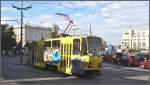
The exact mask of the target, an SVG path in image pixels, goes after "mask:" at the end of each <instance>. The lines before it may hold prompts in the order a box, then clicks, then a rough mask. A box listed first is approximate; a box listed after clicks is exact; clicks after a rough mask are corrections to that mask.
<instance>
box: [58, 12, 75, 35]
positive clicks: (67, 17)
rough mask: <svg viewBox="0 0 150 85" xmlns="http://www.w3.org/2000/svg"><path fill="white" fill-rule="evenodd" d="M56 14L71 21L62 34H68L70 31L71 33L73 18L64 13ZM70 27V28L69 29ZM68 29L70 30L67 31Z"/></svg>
mask: <svg viewBox="0 0 150 85" xmlns="http://www.w3.org/2000/svg"><path fill="white" fill-rule="evenodd" d="M56 14H57V15H59V16H62V17H64V19H65V20H67V21H68V22H69V24H68V25H67V27H66V28H65V30H64V32H63V33H62V34H60V35H62V36H67V35H68V33H69V31H70V29H71V28H72V26H73V21H72V20H71V19H70V17H69V16H68V15H66V14H62V13H56ZM68 28H69V29H68ZM67 30H68V32H67Z"/></svg>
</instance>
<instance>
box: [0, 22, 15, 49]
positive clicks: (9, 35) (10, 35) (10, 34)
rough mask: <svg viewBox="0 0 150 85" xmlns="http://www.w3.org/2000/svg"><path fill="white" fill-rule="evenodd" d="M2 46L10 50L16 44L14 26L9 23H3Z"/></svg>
mask: <svg viewBox="0 0 150 85" xmlns="http://www.w3.org/2000/svg"><path fill="white" fill-rule="evenodd" d="M0 30H1V48H2V50H10V49H11V48H13V47H15V46H16V44H17V43H16V36H15V33H14V27H13V26H11V27H9V25H8V24H4V25H1V29H0Z"/></svg>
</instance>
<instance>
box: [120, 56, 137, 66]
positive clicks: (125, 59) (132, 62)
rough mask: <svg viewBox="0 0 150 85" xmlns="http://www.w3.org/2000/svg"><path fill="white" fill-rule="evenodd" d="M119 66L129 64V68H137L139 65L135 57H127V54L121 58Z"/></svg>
mask: <svg viewBox="0 0 150 85" xmlns="http://www.w3.org/2000/svg"><path fill="white" fill-rule="evenodd" d="M118 64H127V66H131V65H134V66H137V65H138V63H137V59H136V57H135V56H132V55H126V54H125V55H123V56H122V57H120V58H119V62H118Z"/></svg>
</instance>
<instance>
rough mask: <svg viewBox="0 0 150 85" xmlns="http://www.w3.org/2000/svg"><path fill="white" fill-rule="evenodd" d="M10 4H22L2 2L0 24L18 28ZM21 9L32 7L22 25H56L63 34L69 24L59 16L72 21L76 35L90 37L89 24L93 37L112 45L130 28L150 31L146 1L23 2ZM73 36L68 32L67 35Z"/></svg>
mask: <svg viewBox="0 0 150 85" xmlns="http://www.w3.org/2000/svg"><path fill="white" fill-rule="evenodd" d="M12 5H15V6H17V7H21V2H19V1H2V3H1V19H2V20H3V21H2V22H1V23H2V24H4V23H7V24H10V25H13V26H14V27H19V26H20V23H18V22H20V11H18V10H16V9H14V8H12ZM23 6H24V7H28V6H32V8H31V9H29V10H26V11H24V15H23V16H24V18H23V19H24V20H23V22H24V24H29V25H35V26H44V27H51V26H52V24H57V25H59V27H60V32H63V31H64V30H65V28H66V26H67V25H68V23H69V22H68V21H67V20H65V19H64V17H62V16H59V15H57V14H56V13H62V14H66V15H68V16H69V17H70V19H71V20H72V21H73V23H74V25H75V26H73V28H72V29H78V30H76V31H75V32H76V34H77V35H87V34H88V35H89V34H90V24H91V32H92V35H95V36H99V37H102V38H103V39H104V40H106V42H107V43H108V44H109V43H111V44H113V45H119V44H121V38H122V34H123V32H124V31H128V29H129V28H131V27H132V28H133V29H135V30H149V1H24V2H23ZM5 20H17V21H18V22H16V21H5ZM73 33H74V31H73V30H70V32H69V34H72V35H73Z"/></svg>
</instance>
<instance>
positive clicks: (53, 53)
mask: <svg viewBox="0 0 150 85" xmlns="http://www.w3.org/2000/svg"><path fill="white" fill-rule="evenodd" d="M60 60H61V54H60V52H59V49H49V48H46V50H45V52H44V61H45V62H52V63H54V64H58V63H59V62H60Z"/></svg>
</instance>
